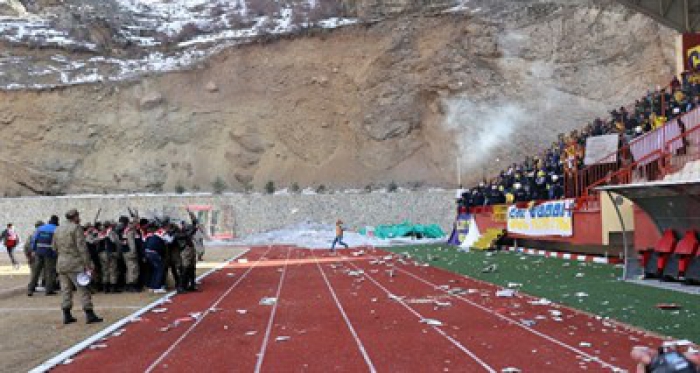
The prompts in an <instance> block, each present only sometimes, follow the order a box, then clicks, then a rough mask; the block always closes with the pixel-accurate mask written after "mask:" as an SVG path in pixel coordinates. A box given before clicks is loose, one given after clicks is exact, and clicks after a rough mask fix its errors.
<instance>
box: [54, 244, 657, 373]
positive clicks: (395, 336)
mask: <svg viewBox="0 0 700 373" xmlns="http://www.w3.org/2000/svg"><path fill="white" fill-rule="evenodd" d="M355 251H357V250H351V251H347V252H344V253H343V254H342V255H340V256H329V255H328V253H327V252H325V251H320V250H308V249H300V248H290V247H274V248H271V249H269V248H254V249H252V250H251V251H249V252H248V253H247V254H246V256H245V258H246V259H247V263H238V262H233V263H230V264H229V265H228V266H226V267H225V268H223V269H222V270H219V271H217V272H215V273H213V274H212V275H210V276H209V277H207V278H206V279H205V281H204V284H203V291H202V292H199V293H192V294H185V295H178V296H175V297H174V298H172V299H173V303H171V304H166V305H165V307H166V308H167V311H166V312H163V313H154V312H152V311H151V312H148V313H146V314H144V315H143V317H142V320H141V321H139V322H135V323H131V324H129V325H128V326H127V327H126V328H125V331H124V333H123V334H122V335H120V336H112V337H110V338H108V339H106V340H104V341H103V342H100V343H101V344H104V345H106V347H104V346H102V347H103V348H98V349H86V350H84V351H83V352H81V353H79V354H78V355H77V356H75V357H74V360H73V362H72V363H70V364H68V365H60V366H58V367H56V370H58V371H74V372H88V371H96V370H99V371H100V372H131V371H171V372H190V371H217V372H218V371H235V372H258V371H262V372H289V371H306V372H330V371H339V372H358V371H370V372H375V371H377V372H386V371H392V372H450V371H451V372H500V371H501V370H502V369H504V368H506V367H516V368H519V369H521V370H522V371H523V372H533V371H538V372H541V371H546V372H569V371H572V370H581V371H596V372H597V371H608V372H609V371H614V370H615V369H618V370H622V369H624V370H632V368H633V365H632V364H631V362H630V361H629V359H628V355H629V351H630V349H631V348H632V347H633V346H635V345H647V346H650V347H654V346H658V345H659V344H660V343H661V340H660V339H659V338H657V337H654V336H651V335H647V334H645V333H644V332H641V331H637V330H634V329H632V328H628V327H625V326H623V325H619V324H614V323H610V322H608V321H606V320H599V319H597V318H595V317H593V316H590V315H587V314H584V313H581V312H578V311H575V310H572V309H569V308H566V307H561V306H558V305H549V306H541V305H532V304H530V303H529V301H532V300H534V299H535V298H531V297H528V296H524V295H521V294H518V295H516V296H515V297H512V298H499V297H496V296H495V295H494V293H495V291H496V290H498V288H497V287H495V286H493V285H490V284H486V283H483V282H479V281H476V280H473V279H470V278H467V277H464V276H461V275H457V274H453V273H450V272H447V271H444V270H441V269H437V268H434V267H422V266H416V265H415V264H414V263H412V262H410V261H404V260H399V258H398V256H396V255H390V256H391V258H390V259H384V257H385V256H389V254H388V253H385V252H380V251H376V252H375V251H373V250H367V253H365V254H364V255H360V256H355V255H351V254H352V253H353V252H355ZM457 287H459V288H462V289H465V290H468V292H466V293H464V294H459V295H452V294H449V293H448V289H447V288H451V289H454V288H457ZM264 297H277V298H278V299H277V302H276V303H275V304H273V305H261V304H260V300H261V299H262V298H264ZM435 301H437V302H438V303H439V304H436V303H435ZM550 311H555V312H560V313H561V321H556V320H555V318H554V317H552V315H551V314H550ZM191 313H201V314H200V315H199V316H198V317H197V318H193V317H191V316H190V314H191ZM425 319H433V320H438V321H440V322H441V323H442V325H440V326H431V325H428V324H426V323H425V321H426V320H425ZM525 320H534V321H535V322H536V324H534V325H531V326H528V325H525V324H526V323H528V322H527V321H525Z"/></svg>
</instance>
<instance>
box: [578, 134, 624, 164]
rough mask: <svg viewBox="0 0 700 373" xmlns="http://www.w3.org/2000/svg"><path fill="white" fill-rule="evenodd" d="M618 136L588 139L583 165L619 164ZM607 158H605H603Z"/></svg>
mask: <svg viewBox="0 0 700 373" xmlns="http://www.w3.org/2000/svg"><path fill="white" fill-rule="evenodd" d="M618 143H619V140H618V136H617V135H603V136H592V137H589V138H587V139H586V156H585V158H584V159H583V163H584V164H585V165H586V166H590V165H592V164H599V163H615V162H617V146H618ZM603 157H605V158H603Z"/></svg>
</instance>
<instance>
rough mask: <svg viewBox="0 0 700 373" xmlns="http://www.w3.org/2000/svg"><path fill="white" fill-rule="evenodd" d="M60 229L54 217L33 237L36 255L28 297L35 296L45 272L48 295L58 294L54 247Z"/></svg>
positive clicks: (56, 218) (28, 287)
mask: <svg viewBox="0 0 700 373" xmlns="http://www.w3.org/2000/svg"><path fill="white" fill-rule="evenodd" d="M57 227H58V216H56V215H53V216H51V218H50V219H49V223H48V224H44V225H42V226H41V227H39V228H38V229H37V230H36V233H35V234H34V237H33V241H34V243H33V250H34V253H36V258H35V261H34V265H35V266H36V267H35V268H34V271H33V275H32V278H31V280H30V281H29V285H28V286H27V295H28V296H30V297H31V296H32V295H34V291H35V290H36V284H37V282H38V281H39V274H40V273H42V271H43V272H44V286H45V287H46V295H55V294H56V251H55V250H54V247H53V235H54V232H55V231H56V228H57Z"/></svg>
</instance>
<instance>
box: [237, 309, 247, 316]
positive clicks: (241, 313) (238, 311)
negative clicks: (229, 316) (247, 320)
mask: <svg viewBox="0 0 700 373" xmlns="http://www.w3.org/2000/svg"><path fill="white" fill-rule="evenodd" d="M236 312H237V313H238V314H239V315H245V314H246V313H248V310H236Z"/></svg>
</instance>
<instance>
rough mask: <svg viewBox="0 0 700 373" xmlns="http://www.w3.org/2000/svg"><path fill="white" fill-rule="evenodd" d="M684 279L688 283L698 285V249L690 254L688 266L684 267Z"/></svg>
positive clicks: (699, 261)
mask: <svg viewBox="0 0 700 373" xmlns="http://www.w3.org/2000/svg"><path fill="white" fill-rule="evenodd" d="M684 279H685V283H686V284H688V285H700V249H698V250H696V251H695V254H694V255H692V256H691V258H690V260H689V262H688V267H687V268H686V269H685V276H684Z"/></svg>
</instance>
